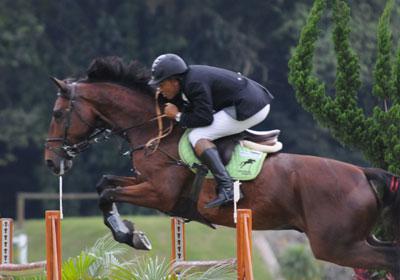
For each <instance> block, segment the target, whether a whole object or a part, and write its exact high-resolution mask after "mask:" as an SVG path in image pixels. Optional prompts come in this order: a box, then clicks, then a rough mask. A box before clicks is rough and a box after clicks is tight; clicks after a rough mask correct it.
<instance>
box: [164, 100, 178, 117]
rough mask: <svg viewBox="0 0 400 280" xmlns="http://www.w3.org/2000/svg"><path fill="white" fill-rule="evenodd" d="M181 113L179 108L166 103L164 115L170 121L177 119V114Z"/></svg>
mask: <svg viewBox="0 0 400 280" xmlns="http://www.w3.org/2000/svg"><path fill="white" fill-rule="evenodd" d="M178 113H179V110H178V107H176V106H175V105H174V104H172V103H166V104H165V106H164V114H165V115H166V116H167V118H169V119H175V116H176V114H178Z"/></svg>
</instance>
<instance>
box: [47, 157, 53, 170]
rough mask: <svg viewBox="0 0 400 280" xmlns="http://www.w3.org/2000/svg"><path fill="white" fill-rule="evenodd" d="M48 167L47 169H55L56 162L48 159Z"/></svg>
mask: <svg viewBox="0 0 400 280" xmlns="http://www.w3.org/2000/svg"><path fill="white" fill-rule="evenodd" d="M46 165H47V167H49V168H52V167H54V162H53V161H52V160H51V159H48V160H46Z"/></svg>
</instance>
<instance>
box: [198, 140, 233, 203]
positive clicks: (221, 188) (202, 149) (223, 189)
mask: <svg viewBox="0 0 400 280" xmlns="http://www.w3.org/2000/svg"><path fill="white" fill-rule="evenodd" d="M195 152H196V154H197V156H198V157H199V158H200V160H201V162H202V163H203V164H205V165H207V167H208V168H209V169H210V171H211V173H212V174H213V175H214V178H215V181H216V182H217V190H218V196H217V198H216V199H215V200H213V201H211V202H209V203H208V204H206V206H205V207H206V208H211V207H217V206H220V205H222V204H226V203H228V202H230V201H232V200H233V180H232V178H231V177H230V176H229V174H228V172H227V171H226V169H225V166H224V164H223V163H222V160H221V158H220V156H219V153H218V150H217V148H216V147H215V145H214V144H213V143H212V142H211V141H210V140H207V139H200V140H198V141H197V143H196V145H195Z"/></svg>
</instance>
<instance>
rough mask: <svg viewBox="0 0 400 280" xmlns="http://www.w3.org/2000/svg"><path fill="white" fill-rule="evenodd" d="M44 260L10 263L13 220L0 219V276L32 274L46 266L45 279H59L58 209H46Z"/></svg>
mask: <svg viewBox="0 0 400 280" xmlns="http://www.w3.org/2000/svg"><path fill="white" fill-rule="evenodd" d="M45 220H46V261H41V262H34V263H28V264H12V252H13V250H12V238H13V228H14V222H13V220H12V219H0V229H1V237H0V238H1V239H0V240H1V242H0V246H1V247H0V249H1V258H0V260H1V261H0V278H1V276H15V275H25V274H27V273H29V274H32V273H35V272H39V271H42V270H43V269H44V268H46V272H47V280H61V219H60V211H46V216H45ZM5 260H6V261H5Z"/></svg>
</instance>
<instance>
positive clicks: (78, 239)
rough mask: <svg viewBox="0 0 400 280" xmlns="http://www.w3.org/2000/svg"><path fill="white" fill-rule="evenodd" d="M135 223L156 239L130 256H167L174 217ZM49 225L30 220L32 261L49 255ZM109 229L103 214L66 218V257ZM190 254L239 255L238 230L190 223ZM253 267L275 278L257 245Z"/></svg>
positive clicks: (137, 219) (193, 257)
mask: <svg viewBox="0 0 400 280" xmlns="http://www.w3.org/2000/svg"><path fill="white" fill-rule="evenodd" d="M126 218H127V219H128V220H130V221H132V222H134V223H135V227H136V228H137V229H139V230H142V231H144V232H145V233H146V235H147V236H148V237H149V239H150V240H151V242H152V245H153V249H152V250H151V251H150V252H143V251H138V250H133V249H132V250H131V254H132V255H130V256H127V257H128V258H134V257H135V256H142V255H143V254H148V255H149V256H159V257H165V258H166V259H167V260H169V257H170V252H171V232H170V231H171V226H170V218H169V217H166V216H132V217H126ZM44 229H45V225H44V219H43V220H29V221H27V222H26V224H25V225H24V231H25V232H26V233H27V234H28V238H29V261H30V262H32V261H40V260H44V259H45V254H46V253H45V250H46V249H45V231H44ZM108 233H109V230H108V228H107V227H106V226H105V225H104V224H103V220H102V218H101V217H91V218H65V219H64V220H63V222H62V244H63V245H62V250H63V260H66V259H67V258H68V257H73V256H76V255H78V254H79V253H80V252H81V251H82V250H83V249H85V248H89V247H91V246H92V245H93V244H94V242H95V241H96V240H97V239H98V238H100V237H102V236H104V235H106V234H108ZM186 240H187V243H186V255H187V259H188V260H217V259H226V258H234V257H236V252H235V247H236V238H235V230H234V229H230V228H225V227H219V228H218V229H217V230H213V229H211V228H208V227H206V226H204V225H201V224H199V223H196V222H191V223H189V224H186ZM253 271H254V276H255V279H265V280H268V279H271V278H270V276H269V274H268V271H267V268H266V267H265V265H264V263H263V262H262V260H261V257H260V255H259V254H258V251H257V249H256V248H253Z"/></svg>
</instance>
